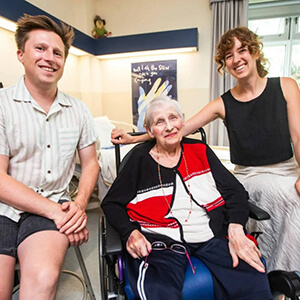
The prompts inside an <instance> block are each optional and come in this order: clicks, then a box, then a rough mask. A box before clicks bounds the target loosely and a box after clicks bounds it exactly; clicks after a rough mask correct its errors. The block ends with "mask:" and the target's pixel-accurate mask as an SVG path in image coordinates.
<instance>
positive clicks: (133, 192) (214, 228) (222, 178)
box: [102, 97, 272, 300]
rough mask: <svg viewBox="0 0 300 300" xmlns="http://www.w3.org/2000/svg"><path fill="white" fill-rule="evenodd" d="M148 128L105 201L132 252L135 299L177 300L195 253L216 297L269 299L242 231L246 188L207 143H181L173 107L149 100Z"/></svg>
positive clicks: (167, 101) (264, 279) (176, 108)
mask: <svg viewBox="0 0 300 300" xmlns="http://www.w3.org/2000/svg"><path fill="white" fill-rule="evenodd" d="M145 127H146V129H147V131H148V133H149V135H150V136H151V137H153V138H154V140H152V141H150V142H148V143H144V144H140V145H137V146H136V147H135V148H134V149H133V150H132V151H131V152H130V153H129V154H128V155H127V157H126V158H125V159H124V161H123V165H122V169H121V171H120V173H119V175H118V177H117V178H116V180H115V182H114V183H113V185H112V187H111V189H110V190H109V192H108V194H107V196H106V197H105V199H104V201H103V203H102V208H103V210H104V213H105V215H106V217H107V219H108V221H109V222H110V223H111V224H112V225H113V226H114V227H115V228H116V229H117V230H118V232H119V233H120V235H121V237H122V239H123V241H124V243H126V249H127V252H128V254H130V255H127V256H128V257H127V261H128V263H127V268H128V273H129V282H130V285H131V287H132V290H133V292H134V294H135V296H136V297H137V298H139V299H167V300H169V299H172V300H174V299H182V295H181V291H182V287H183V281H184V273H185V269H186V267H187V265H188V262H189V255H193V256H196V257H198V258H199V259H200V260H201V261H202V262H203V263H204V264H205V265H206V266H207V267H208V268H209V269H210V271H211V273H212V276H213V282H214V290H215V296H216V299H249V300H253V299H256V300H267V299H272V296H271V293H270V290H269V284H268V280H267V276H266V273H265V269H264V266H263V264H262V263H261V260H260V257H261V254H260V252H259V250H258V249H257V247H256V245H255V244H254V242H253V241H251V240H250V239H248V238H247V237H246V235H245V233H244V225H245V223H246V222H247V219H248V206H247V201H248V195H247V192H246V191H245V190H244V188H243V186H242V185H241V184H240V183H239V182H238V181H237V180H236V179H235V178H234V176H233V175H232V174H231V173H230V172H228V171H227V170H226V169H225V168H224V167H223V166H222V164H221V162H220V161H219V160H218V159H217V157H216V156H215V155H214V153H213V151H212V150H211V149H210V148H209V147H208V146H207V145H206V144H204V143H202V142H201V141H196V140H192V139H187V138H183V137H182V131H183V127H184V118H183V115H182V113H181V110H180V108H179V104H178V102H177V101H175V100H171V99H169V98H168V97H158V98H156V99H154V100H153V101H152V102H151V103H150V104H149V106H148V108H147V112H146V115H145ZM154 250H164V251H154Z"/></svg>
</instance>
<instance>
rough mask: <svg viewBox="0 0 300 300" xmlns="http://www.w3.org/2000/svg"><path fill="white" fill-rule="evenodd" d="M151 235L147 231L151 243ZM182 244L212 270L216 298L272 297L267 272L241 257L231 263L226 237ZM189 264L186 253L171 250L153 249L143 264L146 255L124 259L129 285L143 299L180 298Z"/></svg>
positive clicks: (248, 298) (165, 299)
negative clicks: (253, 266)
mask: <svg viewBox="0 0 300 300" xmlns="http://www.w3.org/2000/svg"><path fill="white" fill-rule="evenodd" d="M153 238H154V239H153ZM153 238H152V236H150V237H149V235H147V239H148V240H149V241H150V242H151V243H152V242H153V241H155V237H153ZM159 240H160V241H161V240H162V238H161V236H160V237H159ZM165 242H166V244H167V245H168V246H171V244H172V242H171V241H170V240H166V241H165ZM173 243H177V242H174V241H173ZM185 246H186V248H187V249H188V252H189V253H190V255H192V256H195V257H198V258H199V259H200V260H201V261H202V262H203V263H204V264H205V265H206V266H207V267H208V269H209V270H210V271H211V273H212V277H213V283H214V292H215V298H216V299H217V300H229V299H230V300H234V299H236V300H253V299H255V300H268V299H272V295H271V292H270V288H269V283H268V278H267V275H266V273H260V272H258V271H256V270H255V269H253V268H252V267H250V266H249V265H248V264H247V263H245V262H244V261H242V260H240V261H239V265H238V266H237V267H236V268H233V267H232V259H231V256H230V253H229V250H228V241H227V240H223V239H218V238H213V239H211V240H209V241H208V242H205V243H197V244H188V245H185ZM189 267H190V265H189V263H188V260H187V257H186V255H183V254H178V253H175V252H173V251H171V250H153V251H152V252H151V253H150V254H149V256H148V258H147V264H146V265H145V258H143V259H133V258H132V257H131V256H130V255H129V254H128V255H127V259H126V268H127V274H128V280H129V283H130V286H131V288H132V290H133V293H134V294H135V295H136V299H142V300H146V299H148V300H154V299H155V300H170V299H172V300H177V299H178V300H179V299H182V295H181V290H182V287H183V281H184V273H185V269H186V268H189ZM196 272H197V270H196Z"/></svg>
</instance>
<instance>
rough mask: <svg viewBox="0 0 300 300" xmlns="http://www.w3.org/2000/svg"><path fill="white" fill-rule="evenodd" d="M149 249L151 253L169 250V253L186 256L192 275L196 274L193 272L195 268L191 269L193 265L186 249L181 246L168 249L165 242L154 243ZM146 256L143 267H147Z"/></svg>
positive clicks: (176, 245) (173, 245) (174, 245)
mask: <svg viewBox="0 0 300 300" xmlns="http://www.w3.org/2000/svg"><path fill="white" fill-rule="evenodd" d="M151 248H152V250H151V251H162V250H171V251H173V252H175V253H177V254H183V255H186V257H187V259H188V261H189V263H190V266H191V268H192V271H193V274H195V273H196V270H195V269H196V268H194V267H193V264H192V261H191V258H190V256H189V253H188V252H187V250H186V248H185V247H184V246H183V245H181V244H172V245H171V246H170V247H168V246H167V244H166V243H165V242H162V241H155V242H153V243H152V244H151ZM150 253H151V252H150ZM148 256H149V255H147V256H146V258H145V264H144V266H145V267H146V266H147V260H148Z"/></svg>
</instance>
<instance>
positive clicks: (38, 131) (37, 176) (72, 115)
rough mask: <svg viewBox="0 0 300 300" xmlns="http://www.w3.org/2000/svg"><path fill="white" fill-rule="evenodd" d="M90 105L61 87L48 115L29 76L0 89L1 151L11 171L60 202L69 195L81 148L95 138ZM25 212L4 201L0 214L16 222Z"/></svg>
mask: <svg viewBox="0 0 300 300" xmlns="http://www.w3.org/2000/svg"><path fill="white" fill-rule="evenodd" d="M96 139H97V137H96V133H95V130H94V127H93V118H92V115H91V113H90V111H89V109H88V108H87V106H86V105H85V104H84V103H83V102H81V101H80V100H78V99H75V98H73V97H71V96H69V95H67V94H64V93H62V92H60V91H58V92H57V96H56V99H55V100H54V102H53V104H52V106H51V109H50V111H49V112H48V114H47V113H46V112H45V111H44V110H43V109H42V108H41V107H40V106H39V104H38V103H37V102H36V101H35V100H34V99H33V98H32V96H31V95H30V93H29V91H28V90H27V88H26V86H25V84H24V76H23V77H21V78H20V79H19V81H18V83H17V85H16V86H13V87H8V88H5V89H2V90H1V91H0V154H1V155H5V156H8V157H9V169H8V175H10V176H12V177H13V178H15V179H16V180H18V181H20V182H22V183H23V184H25V185H26V186H28V187H30V188H31V189H33V190H34V191H36V192H37V193H39V194H40V195H42V196H44V197H46V198H49V199H51V200H53V201H55V202H58V201H59V200H62V199H66V200H70V197H69V195H68V192H67V191H68V185H69V182H70V180H71V178H72V176H73V172H74V168H75V152H76V149H78V150H80V149H83V148H85V147H87V146H89V145H91V144H93V143H94V142H95V141H96ZM20 213H21V211H19V210H17V209H14V208H13V207H10V206H8V205H6V204H4V203H0V215H5V216H7V217H9V218H10V219H12V220H14V221H18V220H19V218H20V217H19V214H20Z"/></svg>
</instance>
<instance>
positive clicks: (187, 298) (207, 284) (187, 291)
mask: <svg viewBox="0 0 300 300" xmlns="http://www.w3.org/2000/svg"><path fill="white" fill-rule="evenodd" d="M191 261H192V264H193V266H194V268H195V270H196V273H195V274H193V272H192V269H191V268H190V265H189V264H188V266H187V269H186V271H185V280H184V284H183V290H182V296H183V300H197V299H205V300H214V299H215V297H214V288H213V280H212V276H211V273H210V271H209V270H208V269H207V267H206V266H205V265H204V263H203V262H202V261H200V260H199V259H197V258H195V257H191Z"/></svg>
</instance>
